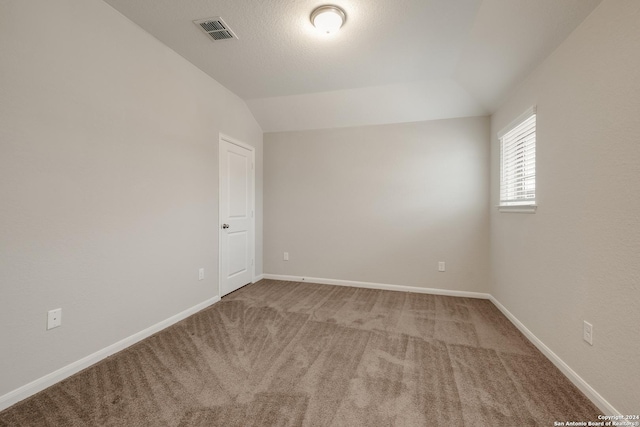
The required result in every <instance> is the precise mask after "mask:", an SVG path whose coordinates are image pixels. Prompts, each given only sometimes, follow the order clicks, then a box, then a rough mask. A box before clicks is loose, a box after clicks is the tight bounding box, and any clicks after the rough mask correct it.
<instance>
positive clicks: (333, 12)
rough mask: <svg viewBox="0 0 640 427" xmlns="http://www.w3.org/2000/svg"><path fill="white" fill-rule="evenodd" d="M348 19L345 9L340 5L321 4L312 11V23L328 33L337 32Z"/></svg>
mask: <svg viewBox="0 0 640 427" xmlns="http://www.w3.org/2000/svg"><path fill="white" fill-rule="evenodd" d="M346 19H347V15H345V13H344V10H342V9H340V8H339V7H338V6H320V7H319V8H317V9H316V10H314V11H313V12H312V13H311V23H312V24H313V26H314V27H316V28H317V29H318V30H320V31H322V32H323V33H326V34H331V33H335V32H336V31H338V30H339V29H340V27H342V24H344V21H345V20H346Z"/></svg>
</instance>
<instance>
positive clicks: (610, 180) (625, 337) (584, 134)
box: [491, 0, 640, 414]
mask: <svg viewBox="0 0 640 427" xmlns="http://www.w3.org/2000/svg"><path fill="white" fill-rule="evenodd" d="M639 24H640V2H638V1H636V0H605V1H604V2H603V3H602V4H601V5H600V6H599V7H598V8H597V9H596V10H595V11H594V12H593V14H592V15H591V16H589V17H588V18H587V19H586V21H585V22H584V23H583V24H582V25H581V26H580V27H578V28H577V29H576V31H575V32H574V33H573V34H572V35H571V36H570V37H569V38H568V39H567V40H566V41H565V42H564V43H563V44H562V45H561V46H560V47H559V48H558V49H557V51H556V52H555V53H554V54H553V55H551V56H550V57H549V58H548V59H547V60H546V61H545V62H544V63H543V64H542V66H541V67H540V68H539V69H538V70H537V71H536V72H535V73H533V75H531V76H530V78H529V79H528V80H527V81H526V82H525V83H524V84H523V85H522V87H520V88H519V89H518V90H517V91H515V93H513V94H512V95H511V96H510V97H509V98H508V100H507V101H506V102H505V103H504V105H503V106H502V107H501V108H500V109H499V110H498V111H497V112H496V113H495V114H494V116H493V118H492V131H491V135H492V145H491V147H492V162H491V163H492V183H491V189H492V205H497V203H498V180H499V176H498V173H499V143H498V140H497V137H496V133H497V132H498V131H499V130H500V129H502V128H503V127H504V126H506V125H507V124H508V123H509V122H510V121H511V120H512V119H514V118H515V117H517V116H518V115H519V114H520V113H522V112H523V111H524V110H526V109H527V108H528V107H529V106H531V105H537V109H538V116H537V194H538V195H537V197H538V204H539V207H538V212H537V213H536V214H533V215H527V214H507V213H499V212H497V211H496V210H495V209H493V210H492V214H491V237H492V240H491V242H492V244H491V258H492V272H493V278H492V289H491V293H492V294H493V295H494V296H495V297H496V298H497V299H498V300H499V301H500V302H501V303H502V304H503V305H505V306H506V308H507V309H508V310H509V311H511V312H512V313H513V314H514V315H515V316H516V317H517V318H518V319H519V320H520V321H521V322H522V323H524V325H525V326H526V327H527V328H529V329H530V330H531V331H532V332H533V333H534V334H535V335H536V336H537V337H538V338H540V339H541V340H542V341H543V342H544V343H545V344H546V345H547V346H548V347H550V348H551V350H552V351H554V352H555V353H556V354H557V355H558V356H559V357H560V358H561V359H563V360H564V361H565V362H566V363H568V364H569V366H570V367H571V368H572V369H573V370H574V371H576V372H577V374H578V375H580V376H581V377H582V378H583V379H584V380H586V381H587V383H589V384H590V385H591V386H592V387H593V388H594V389H595V390H596V391H597V392H598V393H600V395H602V397H604V398H605V399H606V400H608V402H609V403H610V404H611V405H613V407H615V408H616V409H617V410H618V411H620V412H622V413H626V414H637V413H638V412H640V388H638V384H640V285H639V283H640V214H639V212H640V197H639V196H638V183H639V182H640V143H639V139H638V138H639V135H640V74H639V72H638V70H639V69H640V31H639V28H640V27H639ZM583 320H587V321H589V322H591V323H592V324H593V327H594V332H593V337H594V343H593V346H590V345H589V344H587V343H586V342H584V341H583V340H582V322H583Z"/></svg>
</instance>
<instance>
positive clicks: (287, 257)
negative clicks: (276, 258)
mask: <svg viewBox="0 0 640 427" xmlns="http://www.w3.org/2000/svg"><path fill="white" fill-rule="evenodd" d="M284 260H285V261H289V252H285V253H284Z"/></svg>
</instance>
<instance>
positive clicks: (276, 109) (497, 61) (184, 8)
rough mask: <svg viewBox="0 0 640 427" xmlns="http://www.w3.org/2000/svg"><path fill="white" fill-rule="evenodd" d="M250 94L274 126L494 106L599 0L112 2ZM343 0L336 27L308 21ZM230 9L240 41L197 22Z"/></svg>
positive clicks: (394, 118)
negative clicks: (328, 29)
mask: <svg viewBox="0 0 640 427" xmlns="http://www.w3.org/2000/svg"><path fill="white" fill-rule="evenodd" d="M105 1H106V2H107V3H108V4H110V5H111V6H112V7H114V8H115V9H117V10H118V11H120V13H122V14H123V15H125V16H126V17H128V18H129V19H130V20H132V21H133V22H135V23H136V24H138V25H139V26H140V27H142V28H143V29H144V30H146V31H147V32H149V33H150V34H152V35H153V36H155V37H156V38H157V39H158V40H160V41H161V42H163V43H164V44H166V45H167V46H169V47H170V48H172V49H173V50H175V51H176V52H177V53H178V54H180V55H182V56H183V57H184V58H186V59H187V60H188V61H190V62H191V63H193V64H194V65H196V66H197V67H198V68H200V69H201V70H203V71H204V72H205V73H207V74H209V75H210V76H211V77H213V78H214V79H215V80H217V81H218V82H220V83H221V84H222V85H224V86H225V87H227V88H228V89H229V90H231V91H232V92H234V93H236V94H237V95H238V96H240V97H241V98H243V99H244V100H245V101H246V102H247V105H248V106H249V108H250V109H251V111H252V113H253V114H254V116H255V118H256V120H257V121H258V123H259V124H260V126H261V127H262V129H263V130H264V131H265V132H273V131H288V130H303V129H320V128H334V127H345V126H357V125H371V124H384V123H401V122H410V121H419V120H433V119H442V118H452V117H465V116H477V115H486V114H490V113H491V112H492V111H494V110H495V108H497V107H498V106H499V104H500V102H501V100H502V99H503V98H504V97H505V96H506V94H507V93H508V92H509V91H510V90H511V89H513V88H514V86H516V85H517V84H518V83H519V82H521V81H522V80H523V79H524V78H525V77H526V76H527V75H528V73H530V72H531V71H532V70H533V69H534V68H535V67H536V66H537V65H538V64H539V63H540V62H541V61H542V60H543V59H544V58H545V57H547V56H548V55H549V54H550V53H551V52H552V51H553V50H554V49H555V48H556V47H557V46H558V45H559V44H560V43H561V42H562V41H563V40H564V39H565V38H566V37H567V36H568V35H569V34H570V33H571V32H572V31H573V30H574V29H575V28H576V27H577V26H578V25H579V24H580V23H581V22H582V21H583V20H584V19H585V18H586V17H587V15H588V14H589V13H591V11H592V10H593V9H594V8H595V7H596V6H597V5H598V4H599V3H600V2H601V0H455V1H452V0H394V1H390V0H330V1H329V2H324V1H319V0H182V1H177V0H133V1H132V0H105ZM323 4H334V5H338V6H340V7H341V8H343V9H344V10H345V12H346V14H347V21H346V23H345V25H344V26H343V28H342V29H341V30H340V31H339V32H338V33H336V34H333V35H328V36H327V35H324V34H320V33H318V32H317V31H316V30H315V28H313V26H312V25H311V23H310V21H309V16H310V14H311V12H312V11H313V9H315V8H316V7H318V6H321V5H323ZM216 16H220V17H222V18H223V19H224V21H225V22H226V23H227V25H229V27H230V28H231V29H232V30H233V31H234V33H235V34H236V35H237V36H238V39H237V40H236V39H233V40H224V41H213V40H212V39H211V38H209V37H208V36H207V35H205V34H204V33H203V32H202V31H201V30H200V29H199V28H198V27H196V26H195V25H194V24H193V22H192V21H194V20H198V19H204V18H210V17H216Z"/></svg>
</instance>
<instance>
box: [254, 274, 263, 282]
mask: <svg viewBox="0 0 640 427" xmlns="http://www.w3.org/2000/svg"><path fill="white" fill-rule="evenodd" d="M262 279H264V274H258V275H257V276H256V277H254V278H253V283H256V282H259V281H260V280H262Z"/></svg>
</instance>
